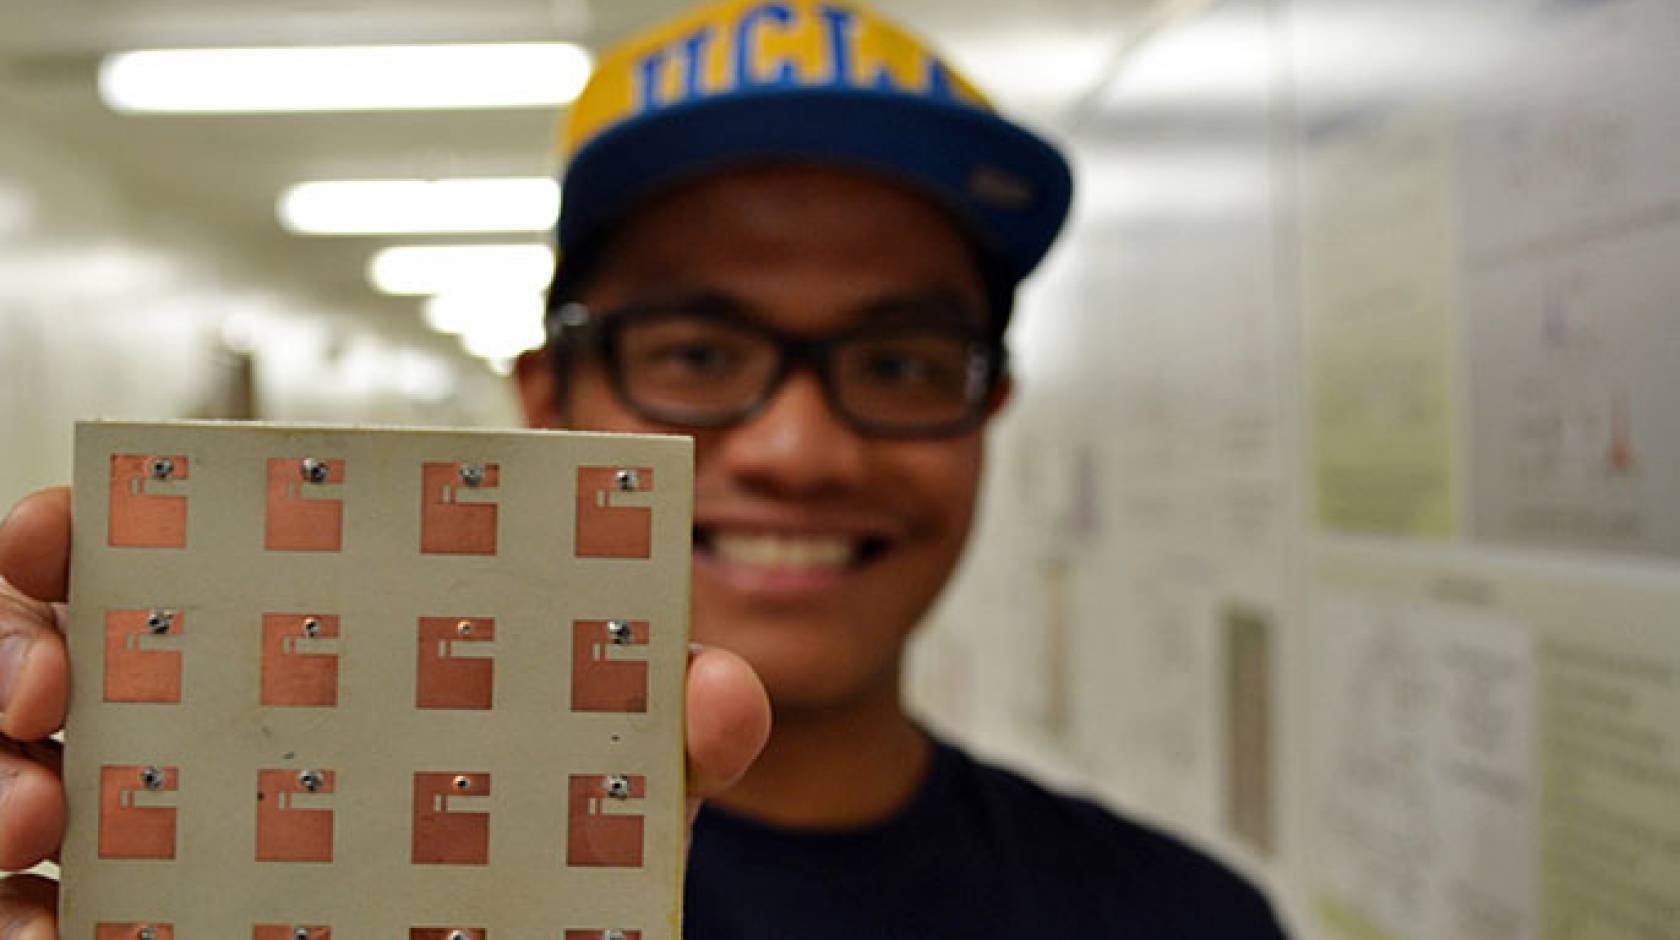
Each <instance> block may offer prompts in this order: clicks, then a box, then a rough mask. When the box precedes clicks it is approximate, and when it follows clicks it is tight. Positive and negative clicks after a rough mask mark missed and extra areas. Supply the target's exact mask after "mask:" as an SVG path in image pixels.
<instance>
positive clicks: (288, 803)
mask: <svg viewBox="0 0 1680 940" xmlns="http://www.w3.org/2000/svg"><path fill="white" fill-rule="evenodd" d="M335 783H336V780H335V775H334V773H333V772H332V771H330V770H323V769H319V768H313V767H309V768H305V769H303V770H260V771H258V772H257V861H259V862H330V861H332V860H333V811H332V810H331V809H330V808H327V803H328V801H329V799H330V797H331V795H332V793H333V792H334V785H335Z"/></svg>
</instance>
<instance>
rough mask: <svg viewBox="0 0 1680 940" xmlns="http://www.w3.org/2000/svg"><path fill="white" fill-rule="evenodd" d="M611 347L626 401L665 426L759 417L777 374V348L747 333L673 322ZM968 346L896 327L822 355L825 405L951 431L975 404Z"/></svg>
mask: <svg viewBox="0 0 1680 940" xmlns="http://www.w3.org/2000/svg"><path fill="white" fill-rule="evenodd" d="M621 326H622V328H621V329H620V330H619V332H618V336H617V341H616V343H615V344H614V345H615V355H616V360H617V361H616V365H617V368H618V370H619V375H620V380H621V383H622V386H623V390H624V393H625V394H626V395H627V396H628V397H629V398H630V399H631V401H632V403H633V404H635V405H636V406H637V407H639V408H641V409H643V410H645V411H647V412H649V413H651V414H653V415H655V416H659V417H663V418H665V419H667V420H671V421H675V422H679V423H690V424H696V425H711V424H720V423H725V422H728V421H731V420H734V419H737V418H739V417H742V416H744V415H745V414H747V413H748V412H750V411H752V410H753V409H754V408H756V407H758V406H759V405H760V404H761V403H762V402H763V401H764V400H765V399H766V398H767V397H768V396H769V395H771V394H773V393H774V391H775V390H774V388H773V386H774V385H775V383H776V382H777V381H778V380H779V378H780V377H781V376H782V375H783V374H784V372H785V370H784V368H783V362H782V358H783V350H782V346H781V343H780V342H779V341H778V340H777V339H776V338H775V337H774V336H772V335H770V334H768V333H766V332H763V331H760V330H755V329H753V328H751V327H749V326H745V325H742V324H737V323H732V322H729V321H726V320H718V319H712V318H706V317H695V316H683V315H680V314H674V315H671V316H665V317H651V318H643V319H639V320H636V321H635V322H630V323H623V324H621ZM973 355H974V353H973V344H972V341H971V339H970V338H969V337H968V336H967V335H965V334H963V333H961V332H957V331H952V330H945V329H940V328H938V327H897V328H891V329H883V330H881V331H879V332H863V333H858V334H854V335H851V336H848V337H846V338H845V339H843V340H839V341H837V342H835V343H834V344H833V345H832V346H830V347H829V356H828V362H827V364H826V369H825V371H826V375H825V378H826V380H827V381H828V382H829V383H830V385H831V386H832V387H831V389H830V397H831V399H832V401H833V403H834V404H835V406H836V407H838V408H839V410H840V411H841V412H842V414H843V415H844V416H845V417H847V418H849V419H851V420H852V421H854V422H856V423H859V424H862V425H866V426H870V427H878V428H884V429H896V430H905V431H914V430H916V429H919V428H937V427H942V426H947V425H951V424H954V423H958V422H961V421H963V420H964V419H966V418H967V417H969V416H970V414H971V412H972V411H973V409H974V408H975V406H976V402H975V401H974V398H975V395H974V376H973V374H972V372H971V369H972V363H973Z"/></svg>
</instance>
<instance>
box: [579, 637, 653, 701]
mask: <svg viewBox="0 0 1680 940" xmlns="http://www.w3.org/2000/svg"><path fill="white" fill-rule="evenodd" d="M648 637H649V629H648V624H647V621H645V620H580V621H576V622H574V623H573V624H572V711H575V712H617V713H626V714H631V713H633V714H641V713H645V712H646V711H647V708H648V662H647V657H648Z"/></svg>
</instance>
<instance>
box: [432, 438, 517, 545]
mask: <svg viewBox="0 0 1680 940" xmlns="http://www.w3.org/2000/svg"><path fill="white" fill-rule="evenodd" d="M501 482H502V471H501V467H500V466H499V465H497V464H493V463H477V462H471V461H465V462H459V463H427V464H423V465H422V466H421V468H420V551H421V552H422V553H423V554H427V555H494V554H496V523H497V513H498V507H497V505H496V497H497V489H498V487H500V486H501Z"/></svg>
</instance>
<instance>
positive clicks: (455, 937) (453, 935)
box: [449, 930, 467, 940]
mask: <svg viewBox="0 0 1680 940" xmlns="http://www.w3.org/2000/svg"><path fill="white" fill-rule="evenodd" d="M449 940H467V932H466V931H465V930H451V931H450V932H449Z"/></svg>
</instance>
